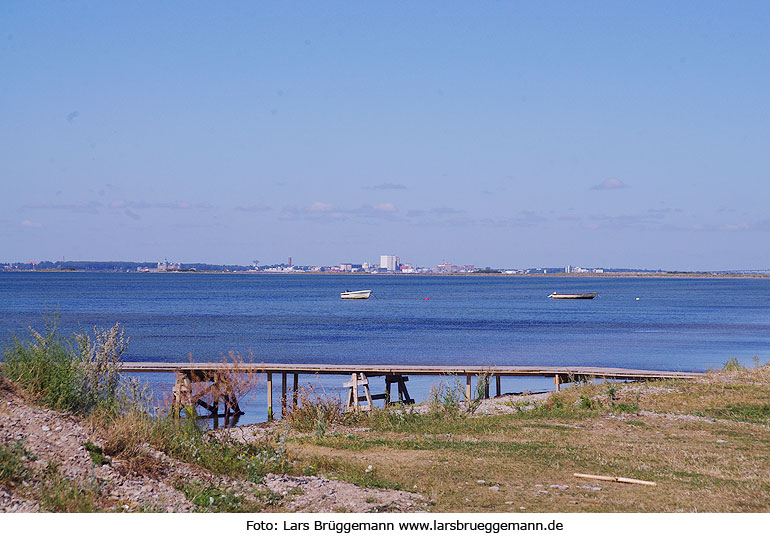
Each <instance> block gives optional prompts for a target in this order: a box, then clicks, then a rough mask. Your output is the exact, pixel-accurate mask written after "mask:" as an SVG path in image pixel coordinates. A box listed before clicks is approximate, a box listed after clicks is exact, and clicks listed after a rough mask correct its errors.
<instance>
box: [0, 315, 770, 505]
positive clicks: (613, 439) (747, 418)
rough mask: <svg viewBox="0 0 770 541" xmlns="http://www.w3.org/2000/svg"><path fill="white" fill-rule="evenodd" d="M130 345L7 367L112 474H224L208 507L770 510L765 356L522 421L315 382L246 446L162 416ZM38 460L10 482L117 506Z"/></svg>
mask: <svg viewBox="0 0 770 541" xmlns="http://www.w3.org/2000/svg"><path fill="white" fill-rule="evenodd" d="M127 343H128V340H127V339H124V338H123V334H122V332H121V330H120V328H119V327H118V326H116V327H113V328H112V329H109V330H106V331H105V330H100V329H96V330H95V331H94V332H93V334H92V335H90V336H88V335H85V334H80V335H77V336H74V337H72V338H70V339H64V338H62V337H61V336H59V335H58V334H57V332H56V328H55V325H54V324H52V325H50V326H49V328H48V329H47V330H46V331H45V332H44V333H36V332H33V333H32V336H31V338H30V339H29V340H27V341H22V340H16V341H15V342H14V343H13V344H11V346H10V347H9V348H7V349H6V351H5V365H4V367H3V373H4V375H5V377H7V378H8V379H9V380H11V381H13V382H15V385H16V386H17V387H19V388H21V389H24V392H25V393H27V395H28V396H29V397H30V398H31V399H32V400H35V401H37V402H38V403H40V404H42V405H45V406H47V407H50V408H54V409H57V410H60V411H66V412H69V413H71V414H73V415H75V416H77V417H79V418H82V419H86V420H87V421H88V422H89V423H90V424H91V425H92V426H93V427H94V430H95V431H96V433H98V434H101V440H100V441H101V444H100V445H96V444H95V443H92V442H90V441H84V442H82V445H83V448H84V449H86V450H87V451H88V453H89V454H90V456H91V459H92V460H93V463H94V464H95V465H97V466H99V465H102V464H106V463H110V462H112V463H113V464H116V465H119V468H120V469H121V471H123V472H124V473H127V474H133V475H147V476H150V477H152V476H153V475H157V474H158V472H157V470H158V469H159V468H161V467H162V466H161V464H160V463H159V462H158V460H157V457H156V456H155V454H154V452H155V451H156V450H157V451H162V452H163V453H165V454H166V455H168V456H170V457H173V458H175V459H177V460H179V461H182V462H184V463H187V464H191V465H194V467H195V468H198V469H199V470H200V471H205V472H208V473H209V474H212V475H216V476H220V477H218V479H220V481H218V482H212V481H211V477H208V478H204V477H201V478H185V477H183V476H180V477H179V478H177V479H176V481H175V483H174V484H175V486H176V488H177V489H178V490H179V491H180V492H182V493H183V494H184V495H185V496H186V497H187V499H188V500H189V501H190V502H191V503H192V504H193V505H194V506H195V508H197V509H198V510H202V511H225V512H234V511H241V512H243V511H259V510H280V508H281V507H280V505H281V502H282V498H281V497H280V496H278V495H276V494H273V493H270V492H269V491H265V490H264V489H262V488H260V489H252V490H251V492H249V493H244V491H243V489H242V487H239V488H238V490H235V489H234V488H233V484H237V483H238V480H242V481H248V482H251V483H259V482H260V481H261V480H262V478H263V477H264V476H265V475H266V474H267V473H270V472H280V473H290V474H295V475H302V474H318V475H322V476H326V477H329V478H336V479H340V480H344V481H348V482H351V483H354V484H356V485H359V486H362V487H367V488H390V489H400V490H405V491H410V492H416V493H419V494H422V495H424V496H425V497H426V498H428V499H429V500H430V501H431V504H432V506H431V509H432V510H435V511H477V512H492V511H494V512H498V511H503V512H520V511H527V512H539V511H566V512H569V511H594V512H605V511H625V512H639V511H651V512H652V511H656V512H660V511H662V512H674V511H685V512H693V511H709V512H755V511H758V512H768V511H770V479H768V477H767V472H768V471H770V453H768V452H767V450H768V448H769V445H768V444H770V426H769V425H770V367H767V366H760V365H759V362H758V361H757V362H755V365H754V366H753V367H752V368H744V367H742V366H741V365H740V364H739V363H737V362H734V361H732V360H731V361H728V362H727V363H726V364H725V367H724V369H723V370H720V371H715V372H711V373H709V374H706V375H704V376H703V377H702V378H699V379H697V380H694V381H682V380H672V381H657V382H649V383H628V384H617V383H604V384H601V385H593V384H575V385H573V386H571V387H569V388H567V389H565V390H563V391H561V392H559V393H552V394H550V395H548V397H547V398H544V397H538V396H531V397H527V396H507V397H506V396H504V397H500V398H498V399H496V400H497V403H498V404H499V405H502V406H505V407H506V408H507V413H502V414H494V415H488V414H484V413H483V412H484V411H485V410H484V407H479V406H480V405H481V401H480V400H474V401H472V402H471V403H470V404H466V403H465V402H464V401H463V398H462V393H463V392H464V391H463V388H462V385H457V384H456V382H452V381H449V382H447V383H445V384H444V385H441V386H439V387H437V388H436V389H435V390H434V393H433V395H432V397H431V400H430V402H429V404H427V405H426V406H423V407H422V408H420V410H419V412H418V410H417V409H414V408H389V409H387V410H377V411H373V412H369V413H361V414H355V415H354V414H346V413H345V412H344V411H343V407H342V404H341V403H340V401H339V400H338V399H337V398H336V397H331V396H325V395H319V394H318V393H316V392H315V391H314V390H313V389H312V388H306V389H304V392H303V393H302V394H301V397H300V401H299V404H298V405H297V406H296V407H295V408H293V409H292V410H290V411H289V412H288V414H287V415H286V418H285V420H283V421H279V422H274V423H271V424H269V425H265V426H264V427H263V429H262V431H261V432H260V434H261V436H259V437H252V438H250V439H247V440H246V441H244V440H243V439H240V438H239V439H236V438H235V437H234V436H235V435H236V434H238V431H237V430H235V431H232V430H226V429H224V430H219V431H214V432H207V431H204V430H202V429H201V428H200V426H199V424H198V423H197V422H196V420H195V417H194V414H193V412H187V413H188V417H187V418H186V419H181V420H180V419H175V418H169V417H165V416H163V415H159V414H158V412H156V411H154V410H152V408H151V406H150V404H151V402H150V398H149V396H148V394H147V391H146V389H145V388H144V387H143V386H142V385H141V383H140V382H138V381H136V380H124V379H122V378H120V377H119V369H120V362H121V360H120V359H121V356H122V354H123V352H124V351H125V348H126V345H127ZM0 383H2V381H1V380H0ZM35 459H36V457H34V456H30V452H29V451H28V449H27V448H26V447H25V445H24V442H23V441H19V442H0V486H2V487H3V488H4V489H6V490H8V491H12V492H14V493H17V494H22V495H23V496H25V497H28V498H33V499H35V500H36V501H39V502H40V505H41V508H42V509H44V510H50V511H94V510H102V509H115V508H116V507H115V506H114V505H113V504H114V502H108V501H105V498H104V496H103V494H102V493H101V489H100V486H99V484H98V483H85V484H84V483H80V484H77V483H73V481H72V480H71V479H68V478H67V477H66V476H64V475H62V474H61V473H60V472H59V471H58V469H57V465H56V464H48V465H47V466H46V468H45V469H44V470H40V469H39V468H38V469H35V468H32V467H31V466H30V465H31V464H32V463H34V461H35ZM575 473H589V474H599V475H608V476H619V477H629V478H635V479H642V480H647V481H654V482H655V483H656V484H657V486H654V487H651V486H641V485H628V484H620V483H608V482H602V481H586V480H584V479H583V480H581V479H577V478H575V477H574V474H575ZM222 479H229V480H230V481H228V482H224V481H221V480H222ZM117 509H120V507H117ZM147 510H153V509H149V508H148V509H147Z"/></svg>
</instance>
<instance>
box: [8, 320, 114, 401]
mask: <svg viewBox="0 0 770 541" xmlns="http://www.w3.org/2000/svg"><path fill="white" fill-rule="evenodd" d="M30 335H31V336H30V338H29V339H27V340H22V339H20V338H19V337H14V338H13V340H12V341H11V344H10V346H9V347H8V348H6V349H5V351H4V353H3V357H4V359H5V364H4V366H3V373H4V374H5V376H6V377H8V379H10V380H12V381H15V382H16V383H18V384H20V385H21V386H22V387H24V388H25V389H26V390H27V391H28V392H30V393H31V394H32V395H33V396H34V397H35V399H36V400H37V401H38V402H39V403H40V404H42V405H44V406H47V407H49V408H53V409H56V410H60V411H68V412H73V413H78V414H87V413H89V412H91V411H94V410H97V409H114V408H117V407H119V406H120V398H121V393H120V388H119V381H120V365H121V356H122V354H123V352H124V351H125V349H126V346H127V343H128V340H127V339H124V337H123V331H122V329H121V328H120V326H119V325H115V326H114V327H112V328H111V329H109V330H104V329H99V328H94V332H93V337H92V336H90V335H88V334H86V333H78V334H74V335H72V337H70V338H65V337H63V336H61V335H60V334H59V333H58V332H57V315H56V314H55V313H54V314H52V315H49V316H48V317H47V322H46V328H45V331H44V332H42V333H39V332H37V331H35V330H34V329H30Z"/></svg>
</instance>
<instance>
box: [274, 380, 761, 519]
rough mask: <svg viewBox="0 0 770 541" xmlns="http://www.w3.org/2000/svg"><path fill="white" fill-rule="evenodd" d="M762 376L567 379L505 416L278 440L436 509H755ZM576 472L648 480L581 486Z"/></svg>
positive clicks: (400, 417)
mask: <svg viewBox="0 0 770 541" xmlns="http://www.w3.org/2000/svg"><path fill="white" fill-rule="evenodd" d="M768 373H770V372H768V369H765V368H760V369H755V370H740V371H737V370H736V371H732V372H730V373H728V374H726V375H725V374H724V373H714V374H707V375H705V376H704V377H703V378H700V379H698V380H696V381H663V382H656V383H631V384H620V383H614V384H611V385H610V384H604V385H581V386H574V387H572V388H570V389H567V390H564V391H562V392H561V393H556V394H554V395H553V397H552V399H549V400H548V401H547V402H546V403H545V404H544V405H540V406H536V407H535V408H534V409H532V410H525V411H521V412H519V413H516V414H510V415H496V416H474V415H459V416H457V415H448V414H445V415H440V414H433V413H431V414H423V415H419V414H412V413H410V412H408V411H407V412H399V413H395V414H394V413H382V412H377V413H375V414H373V415H371V416H361V418H359V419H357V420H356V422H357V423H359V424H363V425H364V426H366V427H367V428H368V430H361V431H357V432H353V433H351V432H348V433H347V434H333V433H330V434H326V435H324V436H323V437H309V436H306V435H305V436H302V435H296V436H295V437H290V438H289V439H288V442H287V445H288V449H289V451H290V452H292V453H294V454H296V455H297V456H299V457H301V460H302V461H303V462H304V463H305V464H315V465H316V466H317V467H318V468H319V469H320V470H321V471H322V473H325V474H327V475H342V476H346V479H348V480H353V481H354V482H356V480H355V479H356V475H358V476H359V477H360V476H362V475H364V474H365V473H366V468H367V467H368V466H369V465H371V466H372V469H371V471H370V472H369V474H370V475H373V476H376V479H377V482H378V483H381V484H382V486H393V487H398V488H407V489H412V490H417V491H419V492H421V493H422V494H424V495H426V496H427V497H429V498H431V500H432V502H433V509H434V510H436V511H452V512H460V511H472V512H473V511H479V512H482V511H483V512H489V511H500V512H511V511H521V510H523V511H527V512H538V511H543V512H546V511H562V512H569V511H592V512H607V511H611V512H638V511H649V512H678V511H685V512H692V511H709V512H767V511H769V510H770V484H769V483H770V480H768V478H767V473H766V472H767V471H770V456H768V453H767V444H768V441H770V428H768V426H767V424H766V423H763V422H761V416H762V415H764V413H763V412H764V409H763V407H764V406H765V405H767V404H768V396H770V395H769V394H768V392H769V391H770V378H768ZM717 408H722V410H724V411H726V412H733V413H734V412H745V411H749V412H754V411H758V412H759V414H758V416H759V417H760V420H759V421H757V420H755V419H748V421H749V422H745V421H742V420H739V419H731V418H730V417H729V416H728V415H727V414H726V413H725V414H724V415H719V416H717V415H712V416H713V417H724V419H717V420H714V419H710V418H709V415H708V413H707V412H709V411H713V410H715V409H717ZM576 472H581V473H594V474H599V475H611V476H622V477H631V478H637V479H645V480H650V481H655V482H656V483H657V486H655V487H649V486H639V485H623V484H619V483H606V482H600V481H595V482H587V481H585V480H580V479H576V478H575V477H574V476H573V474H574V473H576ZM359 482H361V479H359ZM415 486H416V487H417V488H414V487H415ZM522 508H523V509H522Z"/></svg>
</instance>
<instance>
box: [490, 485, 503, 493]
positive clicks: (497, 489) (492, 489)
mask: <svg viewBox="0 0 770 541" xmlns="http://www.w3.org/2000/svg"><path fill="white" fill-rule="evenodd" d="M489 490H491V491H492V492H498V491H499V490H500V487H499V486H497V485H495V486H493V487H489Z"/></svg>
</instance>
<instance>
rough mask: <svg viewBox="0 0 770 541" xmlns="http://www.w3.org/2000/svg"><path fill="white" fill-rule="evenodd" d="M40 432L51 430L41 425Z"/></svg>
mask: <svg viewBox="0 0 770 541" xmlns="http://www.w3.org/2000/svg"><path fill="white" fill-rule="evenodd" d="M40 430H42V431H43V432H48V431H49V430H51V428H50V427H49V426H48V425H43V426H41V427H40Z"/></svg>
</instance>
